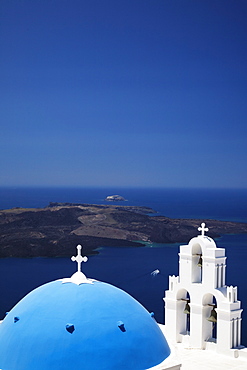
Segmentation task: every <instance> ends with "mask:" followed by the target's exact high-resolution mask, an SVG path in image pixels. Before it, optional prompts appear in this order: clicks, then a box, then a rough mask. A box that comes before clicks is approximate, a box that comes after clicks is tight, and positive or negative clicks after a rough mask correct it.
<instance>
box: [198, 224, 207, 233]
mask: <svg viewBox="0 0 247 370" xmlns="http://www.w3.org/2000/svg"><path fill="white" fill-rule="evenodd" d="M205 226H206V224H205V223H204V222H203V223H202V224H201V227H198V231H201V232H202V233H201V235H202V236H205V231H208V228H207V227H205Z"/></svg>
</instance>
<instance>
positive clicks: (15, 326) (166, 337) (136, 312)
mask: <svg viewBox="0 0 247 370" xmlns="http://www.w3.org/2000/svg"><path fill="white" fill-rule="evenodd" d="M198 230H199V231H200V235H198V236H197V237H195V238H193V239H191V240H190V242H189V244H188V245H181V246H180V253H179V276H169V289H168V290H167V291H166V292H165V298H164V302H165V325H161V324H158V323H157V322H156V321H155V319H154V315H153V314H152V313H149V312H148V311H147V310H146V309H145V308H144V307H143V306H142V305H141V304H140V303H139V302H137V301H136V300H135V299H134V298H133V297H131V296H130V295H129V294H127V293H126V292H124V291H123V290H121V289H119V288H116V287H114V286H113V285H110V284H107V283H103V282H100V281H96V280H94V279H89V278H87V277H86V276H85V275H84V274H83V272H82V271H81V264H82V262H86V261H87V257H82V255H81V246H78V247H77V250H78V254H77V256H76V257H72V258H71V259H72V261H74V262H76V263H77V265H78V268H77V272H75V273H74V274H73V275H72V276H71V277H70V278H63V279H59V280H56V281H52V282H50V283H47V284H44V285H42V286H40V287H39V288H37V289H35V290H33V291H32V292H31V293H29V294H28V295H27V296H26V297H24V298H23V299H22V300H21V301H20V302H19V303H17V305H16V306H15V307H14V308H13V309H12V310H11V311H10V312H9V313H8V314H7V315H6V317H5V318H4V319H3V320H2V321H1V322H0V370H96V369H97V370H121V369H122V370H179V369H182V370H194V369H199V370H204V369H207V370H208V369H210V370H211V369H218V370H227V369H231V370H234V369H236V370H241V369H245V370H246V369H247V349H246V348H244V347H243V346H241V313H242V309H241V305H240V301H239V300H238V297H237V287H232V286H230V287H228V286H226V285H225V275H226V257H225V249H224V248H217V246H216V244H215V242H214V240H213V239H211V238H210V237H208V236H207V235H205V233H206V232H207V231H208V229H207V228H206V227H205V224H204V223H202V224H201V227H199V228H198Z"/></svg>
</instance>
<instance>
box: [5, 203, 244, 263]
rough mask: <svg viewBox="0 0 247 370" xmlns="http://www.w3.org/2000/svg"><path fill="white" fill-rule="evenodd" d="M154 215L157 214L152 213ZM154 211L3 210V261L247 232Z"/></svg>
mask: <svg viewBox="0 0 247 370" xmlns="http://www.w3.org/2000/svg"><path fill="white" fill-rule="evenodd" d="M152 214H153V215H152ZM154 214H155V211H154V210H152V209H151V208H148V207H132V206H116V205H97V204H73V203H50V204H49V206H47V207H45V208H34V209H26V208H13V209H8V210H1V211H0V257H2V258H3V257H38V256H43V257H55V256H70V255H72V254H73V253H74V248H75V245H77V244H82V245H83V253H84V254H86V255H88V254H94V253H97V250H96V249H97V248H98V247H102V246H116V247H117V246H118V247H119V246H142V245H143V244H142V243H143V242H156V243H174V242H178V243H186V242H187V241H188V240H189V239H190V238H192V237H193V236H195V232H196V231H197V228H198V226H199V225H200V224H201V222H206V224H207V227H208V228H209V232H208V234H209V236H211V237H213V238H215V237H217V236H219V235H222V234H229V233H247V224H246V223H236V222H230V221H217V220H191V219H171V218H168V217H164V216H155V215H154Z"/></svg>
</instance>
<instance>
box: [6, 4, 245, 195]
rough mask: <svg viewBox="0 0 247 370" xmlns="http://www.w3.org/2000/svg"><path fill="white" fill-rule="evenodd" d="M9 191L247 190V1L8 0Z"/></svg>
mask: <svg viewBox="0 0 247 370" xmlns="http://www.w3.org/2000/svg"><path fill="white" fill-rule="evenodd" d="M0 17H1V19H0V51H1V55H0V74H1V84H0V94H1V96H0V119H1V132H0V161H1V162H0V186H8V185H14V186H24V185H35V186H50V185H54V186H91V185H92V186H109V185H111V186H149V187H150V186H162V187H173V186H174V187H243V188H247V168H246V167H247V21H246V19H247V1H246V0H213V1H211V0H193V1H192V0H1V2H0Z"/></svg>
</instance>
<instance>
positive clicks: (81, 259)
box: [71, 245, 88, 272]
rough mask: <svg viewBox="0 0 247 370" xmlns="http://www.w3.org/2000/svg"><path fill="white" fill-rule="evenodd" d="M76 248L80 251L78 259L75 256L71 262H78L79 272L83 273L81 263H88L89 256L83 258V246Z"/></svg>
mask: <svg viewBox="0 0 247 370" xmlns="http://www.w3.org/2000/svg"><path fill="white" fill-rule="evenodd" d="M76 248H77V250H78V254H77V256H76V257H75V256H73V257H71V261H73V262H75V261H76V262H77V264H78V272H81V263H82V262H87V260H88V258H87V256H85V257H82V255H81V250H82V246H81V245H77V247H76Z"/></svg>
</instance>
